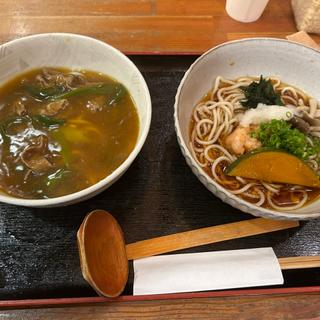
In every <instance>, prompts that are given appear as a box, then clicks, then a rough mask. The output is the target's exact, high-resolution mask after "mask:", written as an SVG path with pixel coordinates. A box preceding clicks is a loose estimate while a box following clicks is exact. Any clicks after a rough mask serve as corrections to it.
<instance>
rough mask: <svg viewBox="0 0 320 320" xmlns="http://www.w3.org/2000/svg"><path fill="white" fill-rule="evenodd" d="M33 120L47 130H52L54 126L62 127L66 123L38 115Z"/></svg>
mask: <svg viewBox="0 0 320 320" xmlns="http://www.w3.org/2000/svg"><path fill="white" fill-rule="evenodd" d="M32 118H33V119H34V120H36V121H38V122H39V123H41V124H42V125H44V126H45V127H47V128H50V127H52V126H54V127H56V126H61V125H63V124H64V123H65V122H66V121H65V120H63V119H56V118H52V117H47V116H44V115H42V114H37V115H35V116H33V117H32Z"/></svg>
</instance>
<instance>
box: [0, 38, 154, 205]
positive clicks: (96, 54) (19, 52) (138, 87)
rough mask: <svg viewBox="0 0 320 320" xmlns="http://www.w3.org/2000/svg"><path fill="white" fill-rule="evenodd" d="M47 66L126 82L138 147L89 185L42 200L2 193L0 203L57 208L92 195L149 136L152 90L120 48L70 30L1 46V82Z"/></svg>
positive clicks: (126, 163)
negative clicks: (136, 118)
mask: <svg viewBox="0 0 320 320" xmlns="http://www.w3.org/2000/svg"><path fill="white" fill-rule="evenodd" d="M46 66H47V67H67V68H72V69H73V68H81V69H87V70H93V71H97V72H101V73H104V74H106V75H109V76H111V77H112V78H114V79H116V80H118V81H119V82H121V83H122V84H124V85H125V86H126V87H127V89H128V90H129V92H130V94H131V96H132V98H133V100H134V103H135V106H136V108H137V111H138V115H139V120H140V131H139V135H138V140H137V143H136V146H135V147H134V149H133V150H132V152H131V153H130V155H129V157H128V158H127V159H126V160H125V161H124V162H123V163H122V164H121V165H120V166H119V167H118V168H117V169H116V170H115V171H113V172H112V173H111V174H110V175H109V176H107V177H106V178H104V179H103V180H101V181H99V182H98V183H96V184H94V185H93V186H91V187H89V188H86V189H83V190H81V191H79V192H75V193H72V194H69V195H66V196H62V197H57V198H51V199H39V200H28V199H19V198H14V197H11V196H9V195H6V194H3V193H1V194H0V202H5V203H10V204H15V205H21V206H28V207H55V206H64V205H68V204H72V203H75V202H79V201H82V200H85V199H88V198H90V197H93V196H94V195H96V194H98V193H100V192H101V191H103V190H105V189H106V188H108V187H110V186H111V184H112V183H113V182H115V181H116V180H117V179H118V178H120V177H121V175H122V174H123V173H124V172H125V171H126V170H127V169H128V167H129V166H130V165H131V163H132V162H133V160H134V159H135V158H136V156H137V155H138V153H139V151H140V150H141V148H142V146H143V144H144V142H145V139H146V137H147V134H148V131H149V127H150V122H151V99H150V94H149V90H148V87H147V84H146V82H145V80H144V78H143V76H142V75H141V73H140V72H139V70H138V69H137V67H136V66H135V65H134V64H133V63H132V62H131V61H130V60H129V59H128V58H127V57H126V56H125V55H124V54H122V53H121V52H120V51H119V50H117V49H115V48H113V47H112V46H110V45H108V44H106V43H104V42H102V41H99V40H96V39H93V38H89V37H86V36H81V35H76V34H67V33H49V34H39V35H33V36H28V37H25V38H21V39H17V40H13V41H10V42H8V43H5V44H3V45H1V46H0V85H1V84H3V83H4V82H5V81H7V80H8V79H11V78H12V77H14V76H15V75H17V74H19V73H22V72H24V71H27V70H29V69H34V68H40V67H46Z"/></svg>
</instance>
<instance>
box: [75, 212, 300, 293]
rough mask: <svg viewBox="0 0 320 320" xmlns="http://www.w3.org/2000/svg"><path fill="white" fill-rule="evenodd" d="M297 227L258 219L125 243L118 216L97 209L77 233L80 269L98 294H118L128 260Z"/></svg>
mask: <svg viewBox="0 0 320 320" xmlns="http://www.w3.org/2000/svg"><path fill="white" fill-rule="evenodd" d="M297 226H299V222H297V221H276V220H266V219H263V218H257V219H251V220H245V221H241V222H234V223H228V224H225V225H220V226H214V227H209V228H202V229H198V230H192V231H187V232H181V233H177V234H172V235H169V236H163V237H159V238H154V239H149V240H143V241H139V242H136V243H131V244H128V245H126V244H125V241H124V237H123V233H122V230H121V227H120V226H119V224H118V223H117V221H116V220H115V218H114V217H113V216H112V215H111V214H110V213H108V212H106V211H103V210H95V211H92V212H91V213H89V214H88V215H87V216H86V217H85V219H84V221H83V222H82V224H81V226H80V228H79V230H78V234H77V238H78V247H79V255H80V263H81V270H82V274H83V277H84V278H85V280H86V281H87V282H88V283H89V284H90V285H91V286H92V287H93V288H94V289H95V291H96V292H97V293H98V294H100V295H103V296H107V297H116V296H118V295H119V294H120V293H121V292H122V291H123V289H124V287H125V285H126V282H127V280H128V271H129V268H128V260H133V259H139V258H143V257H149V256H153V255H157V254H161V253H166V252H171V251H176V250H180V249H186V248H191V247H195V246H200V245H204V244H209V243H215V242H219V241H225V240H230V239H236V238H242V237H247V236H252V235H257V234H262V233H267V232H272V231H278V230H283V229H288V228H293V227H297ZM291 266H293V265H291Z"/></svg>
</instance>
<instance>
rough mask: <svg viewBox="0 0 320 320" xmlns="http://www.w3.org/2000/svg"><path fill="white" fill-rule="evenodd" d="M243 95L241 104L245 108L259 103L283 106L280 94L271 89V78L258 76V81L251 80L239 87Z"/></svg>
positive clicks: (254, 106) (253, 106)
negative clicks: (243, 98)
mask: <svg viewBox="0 0 320 320" xmlns="http://www.w3.org/2000/svg"><path fill="white" fill-rule="evenodd" d="M240 89H241V90H242V91H243V93H244V95H245V98H246V99H245V100H242V101H241V104H242V105H243V106H244V107H246V108H256V107H257V105H258V104H259V103H263V104H266V105H278V106H283V105H284V104H283V102H282V100H281V98H280V94H279V93H276V92H275V91H274V89H273V85H272V82H271V80H270V79H269V80H266V79H263V77H262V76H260V80H259V82H256V81H254V82H252V83H250V85H248V86H247V87H244V86H242V87H240Z"/></svg>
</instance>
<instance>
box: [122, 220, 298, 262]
mask: <svg viewBox="0 0 320 320" xmlns="http://www.w3.org/2000/svg"><path fill="white" fill-rule="evenodd" d="M298 226H299V222H298V221H277V220H267V219H264V218H256V219H250V220H244V221H240V222H233V223H228V224H224V225H219V226H213V227H208V228H202V229H198V230H192V231H186V232H181V233H176V234H172V235H168V236H163V237H158V238H153V239H149V240H142V241H138V242H135V243H131V244H127V245H126V252H127V258H128V260H134V259H140V258H145V257H150V256H154V255H157V254H161V253H167V252H171V251H176V250H181V249H187V248H192V247H196V246H201V245H205V244H210V243H215V242H220V241H226V240H231V239H237V238H243V237H248V236H253V235H257V234H262V233H268V232H273V231H279V230H284V229H289V228H294V227H298Z"/></svg>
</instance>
